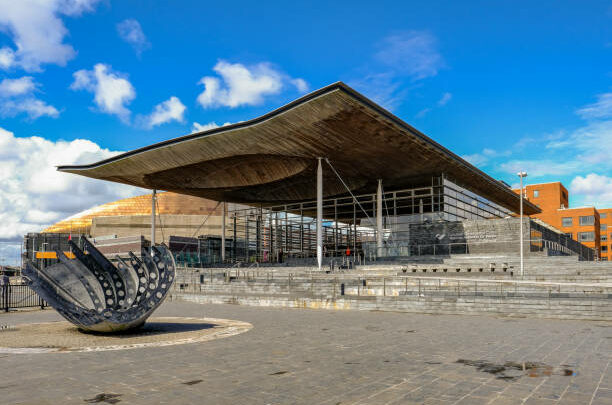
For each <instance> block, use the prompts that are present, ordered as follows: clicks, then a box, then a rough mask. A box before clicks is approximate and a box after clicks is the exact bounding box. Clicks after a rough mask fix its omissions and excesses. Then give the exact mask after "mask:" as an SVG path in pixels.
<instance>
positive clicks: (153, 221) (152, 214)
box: [151, 189, 157, 256]
mask: <svg viewBox="0 0 612 405" xmlns="http://www.w3.org/2000/svg"><path fill="white" fill-rule="evenodd" d="M156 201H157V190H155V189H153V194H151V256H153V246H155V211H156V210H155V206H156Z"/></svg>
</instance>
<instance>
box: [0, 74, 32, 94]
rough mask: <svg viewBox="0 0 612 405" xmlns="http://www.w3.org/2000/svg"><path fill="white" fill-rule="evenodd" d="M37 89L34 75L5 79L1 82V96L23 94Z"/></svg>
mask: <svg viewBox="0 0 612 405" xmlns="http://www.w3.org/2000/svg"><path fill="white" fill-rule="evenodd" d="M35 89H36V84H35V83H34V78H33V77H32V76H23V77H20V78H18V79H4V80H2V81H1V82H0V97H13V96H21V95H23V94H27V93H31V92H33V91H34V90H35Z"/></svg>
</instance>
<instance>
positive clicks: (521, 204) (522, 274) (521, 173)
mask: <svg viewBox="0 0 612 405" xmlns="http://www.w3.org/2000/svg"><path fill="white" fill-rule="evenodd" d="M517 175H518V176H519V178H520V179H521V197H520V206H521V230H520V233H521V234H520V240H521V278H523V276H524V274H525V271H524V263H523V254H524V252H523V192H524V191H523V178H524V177H527V172H523V171H520V172H518V173H517Z"/></svg>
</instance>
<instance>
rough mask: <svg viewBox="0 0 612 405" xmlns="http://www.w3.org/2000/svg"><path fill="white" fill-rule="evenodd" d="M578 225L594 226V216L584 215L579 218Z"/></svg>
mask: <svg viewBox="0 0 612 405" xmlns="http://www.w3.org/2000/svg"><path fill="white" fill-rule="evenodd" d="M580 225H595V216H594V215H586V216H583V217H580Z"/></svg>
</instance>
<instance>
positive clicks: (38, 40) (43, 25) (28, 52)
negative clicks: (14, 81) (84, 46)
mask: <svg viewBox="0 0 612 405" xmlns="http://www.w3.org/2000/svg"><path fill="white" fill-rule="evenodd" d="M98 2H99V0H19V1H15V0H0V10H2V12H0V30H1V31H3V32H5V33H6V34H7V35H8V36H9V37H10V38H11V39H12V41H13V43H14V44H15V46H14V47H9V46H5V47H3V48H1V49H0V68H3V69H8V68H12V67H20V68H22V69H24V70H26V71H39V70H41V65H43V64H49V63H50V64H56V65H60V66H64V65H65V64H66V62H67V61H69V60H70V59H72V58H73V57H74V56H75V54H76V51H75V50H74V48H73V47H72V46H71V45H69V44H66V43H64V38H65V37H66V36H67V35H68V30H67V29H66V27H65V25H64V22H63V21H62V19H61V16H70V17H76V16H80V15H81V14H83V13H84V12H90V11H93V9H94V8H95V6H96V4H97V3H98Z"/></svg>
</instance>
